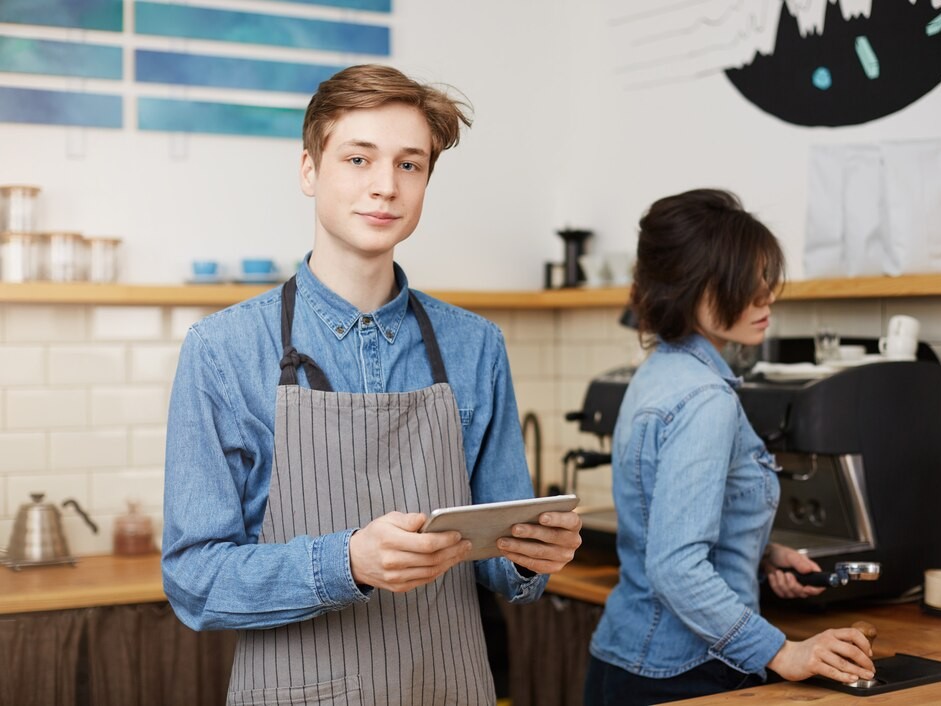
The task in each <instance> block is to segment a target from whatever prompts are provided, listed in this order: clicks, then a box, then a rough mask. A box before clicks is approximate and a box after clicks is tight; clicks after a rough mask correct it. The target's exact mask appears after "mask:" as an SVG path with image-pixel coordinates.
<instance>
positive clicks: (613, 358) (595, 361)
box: [589, 343, 635, 377]
mask: <svg viewBox="0 0 941 706" xmlns="http://www.w3.org/2000/svg"><path fill="white" fill-rule="evenodd" d="M589 353H590V356H589V361H590V367H591V369H592V370H594V372H593V373H592V377H597V376H598V375H600V374H601V373H603V372H607V371H608V370H611V369H613V368H623V367H624V366H626V365H631V364H633V361H634V360H635V357H634V356H632V353H633V351H632V350H631V349H630V348H628V347H627V346H625V345H623V344H617V343H596V344H595V345H593V346H592V347H591V349H590V350H589Z"/></svg>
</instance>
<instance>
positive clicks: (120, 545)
mask: <svg viewBox="0 0 941 706" xmlns="http://www.w3.org/2000/svg"><path fill="white" fill-rule="evenodd" d="M113 539H114V545H113V549H114V553H115V554H118V555H120V556H134V555H135V554H148V553H150V552H152V551H154V549H155V547H154V527H153V522H152V521H151V519H150V518H149V517H148V516H147V515H145V514H143V513H142V512H141V511H140V503H138V502H135V501H132V500H128V501H127V514H125V515H121V516H120V517H118V518H117V519H116V520H115V521H114V536H113Z"/></svg>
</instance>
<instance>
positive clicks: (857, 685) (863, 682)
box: [847, 679, 884, 689]
mask: <svg viewBox="0 0 941 706" xmlns="http://www.w3.org/2000/svg"><path fill="white" fill-rule="evenodd" d="M882 683H884V682H881V681H879V679H857V680H856V681H854V682H850V683H848V684H847V686H851V687H853V688H854V689H871V688H872V687H874V686H878V685H879V684H882Z"/></svg>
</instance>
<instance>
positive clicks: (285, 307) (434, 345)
mask: <svg viewBox="0 0 941 706" xmlns="http://www.w3.org/2000/svg"><path fill="white" fill-rule="evenodd" d="M296 296H297V275H294V276H293V277H291V279H289V280H288V281H287V282H285V283H284V286H283V287H282V288H281V349H282V351H283V354H282V357H281V379H280V381H279V382H278V384H279V385H296V384H297V368H298V367H299V366H300V365H303V366H304V373H305V374H306V375H307V382H308V383H309V384H310V388H311V389H312V390H321V391H323V392H333V387H332V386H331V385H330V381H329V380H328V379H327V375H326V374H325V373H324V371H323V369H322V368H321V367H320V366H319V365H317V363H316V362H315V361H314V360H313V358H310V357H308V356H306V355H304V354H303V353H299V352H298V350H297V349H296V348H295V347H294V346H293V344H292V343H291V329H292V328H293V326H294V299H295V297H296ZM408 303H409V305H410V306H411V307H412V311H413V312H414V313H415V318H416V319H417V320H418V329H419V331H421V337H422V341H424V343H425V350H426V351H427V353H428V362H429V363H430V364H431V377H432V379H433V380H434V381H435V382H436V383H439V382H444V383H446V382H447V381H448V373H447V370H445V367H444V359H443V358H442V357H441V349H440V348H439V347H438V338H437V336H435V330H434V328H433V327H432V326H431V320H430V319H429V318H428V314H427V313H426V312H425V307H423V306H422V305H421V302H420V301H418V297H416V296H415V293H414V292H412V291H411V290H409V292H408Z"/></svg>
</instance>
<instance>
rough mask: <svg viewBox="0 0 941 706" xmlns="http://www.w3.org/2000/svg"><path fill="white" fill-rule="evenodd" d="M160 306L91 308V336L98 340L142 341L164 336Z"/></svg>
mask: <svg viewBox="0 0 941 706" xmlns="http://www.w3.org/2000/svg"><path fill="white" fill-rule="evenodd" d="M163 311H164V310H163V309H162V308H160V307H159V306H96V307H92V309H91V337H92V338H93V339H95V340H96V341H141V340H157V339H161V338H163V337H164V325H163Z"/></svg>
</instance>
